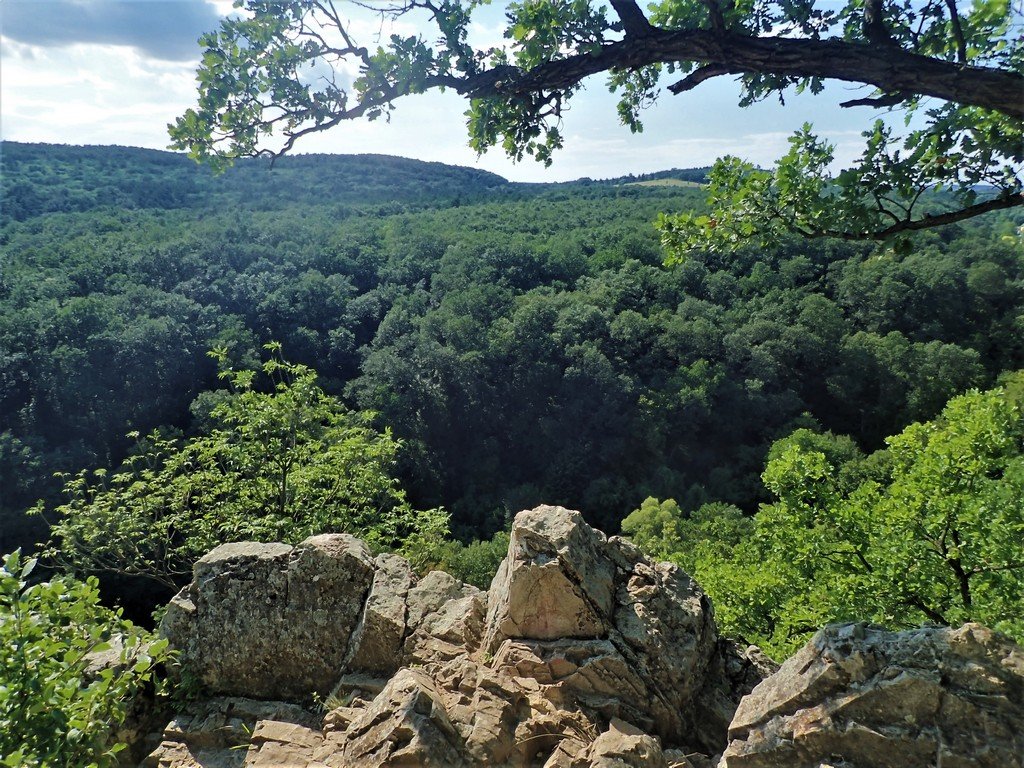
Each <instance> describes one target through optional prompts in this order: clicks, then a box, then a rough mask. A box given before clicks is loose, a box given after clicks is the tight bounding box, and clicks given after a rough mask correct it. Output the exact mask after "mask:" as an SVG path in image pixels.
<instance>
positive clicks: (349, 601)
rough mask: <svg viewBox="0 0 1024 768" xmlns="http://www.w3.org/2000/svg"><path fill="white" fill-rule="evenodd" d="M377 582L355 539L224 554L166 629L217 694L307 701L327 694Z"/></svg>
mask: <svg viewBox="0 0 1024 768" xmlns="http://www.w3.org/2000/svg"><path fill="white" fill-rule="evenodd" d="M373 579H374V561H373V557H372V556H371V555H370V552H369V550H368V549H367V548H366V545H364V544H363V543H362V542H361V541H359V540H358V539H355V538H353V537H351V536H347V535H344V534H339V535H335V536H314V537H312V538H309V539H307V540H306V541H304V542H302V543H301V544H299V545H298V546H297V547H291V546H288V545H286V544H254V543H241V544H223V545H221V546H219V547H217V548H216V549H214V550H213V551H212V552H210V553H209V554H207V555H206V556H205V557H203V558H201V559H200V560H199V561H198V562H197V563H196V564H195V568H194V571H193V579H192V583H191V584H189V585H188V586H187V587H186V588H185V589H183V590H182V591H181V592H180V593H179V594H178V595H176V596H175V597H174V599H173V600H172V601H171V602H170V604H169V605H168V607H167V612H166V614H165V616H164V620H163V622H162V625H161V631H162V633H163V634H164V635H165V636H166V637H168V638H169V639H170V640H171V644H172V646H173V647H174V648H176V649H177V650H178V651H179V653H180V655H181V661H182V663H183V665H184V666H185V667H187V668H188V669H189V670H190V672H191V673H192V674H193V675H195V676H196V677H198V678H199V680H200V681H201V682H202V683H203V685H204V686H205V687H206V688H207V689H208V690H209V691H211V692H212V693H216V694H226V695H236V696H249V697H252V698H263V699H302V698H304V697H308V696H309V695H310V694H312V693H315V692H319V693H327V692H329V691H330V690H331V688H332V687H333V685H334V684H335V682H336V681H337V679H338V672H339V670H340V669H341V668H342V666H343V664H344V661H345V658H346V656H347V655H348V652H349V638H350V637H351V636H352V634H353V631H354V630H355V628H356V625H357V621H358V619H359V617H360V615H361V614H362V611H363V604H364V602H365V601H366V597H367V594H368V593H369V591H370V587H371V584H372V583H373Z"/></svg>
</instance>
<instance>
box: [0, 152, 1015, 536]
mask: <svg viewBox="0 0 1024 768" xmlns="http://www.w3.org/2000/svg"><path fill="white" fill-rule="evenodd" d="M3 163H4V173H3V178H2V180H0V181H2V184H3V185H4V194H5V199H7V196H8V195H9V192H8V190H10V189H12V188H13V189H18V188H23V187H24V186H25V185H28V184H32V185H34V186H35V189H36V190H37V192H38V196H37V198H35V201H34V202H33V201H31V200H27V199H26V200H25V202H26V205H25V206H24V207H23V208H22V209H21V210H20V212H19V213H18V216H19V219H18V220H7V222H6V224H5V226H4V228H3V229H2V230H0V237H2V238H3V240H2V244H3V247H4V249H5V253H6V254H7V255H8V260H7V263H6V264H5V270H4V272H3V275H2V280H0V362H2V364H0V516H2V524H0V540H2V546H0V550H5V551H11V550H13V549H14V548H15V547H17V546H19V545H23V546H25V547H29V546H32V545H33V544H35V543H36V542H38V541H40V540H41V539H42V538H43V537H44V536H45V531H42V530H40V525H39V523H40V521H39V518H26V517H25V515H24V511H25V510H26V509H28V508H29V507H31V506H33V505H34V503H35V502H36V500H38V499H40V498H43V499H45V500H46V502H47V503H48V504H50V505H51V508H53V507H56V506H58V505H60V504H61V503H62V502H63V499H62V497H61V495H60V491H61V488H62V486H63V482H62V481H59V480H55V479H54V477H53V473H54V472H66V473H71V474H72V475H74V474H76V473H78V472H79V470H82V469H89V470H90V471H91V470H93V469H96V468H106V469H108V470H109V471H111V472H114V471H116V469H117V467H119V466H120V464H121V462H122V461H123V460H124V459H125V458H127V457H128V456H129V454H130V453H131V451H132V449H133V447H134V446H135V442H136V441H135V440H134V439H132V438H128V437H126V435H127V434H128V433H129V432H132V431H139V432H141V433H142V434H146V433H148V432H150V431H151V430H153V429H155V428H158V427H159V428H162V430H163V432H164V434H171V433H172V432H173V431H174V430H177V431H179V432H181V433H184V436H185V438H192V437H196V436H199V435H202V434H204V433H208V432H209V430H210V428H211V423H210V420H209V418H208V415H209V408H208V407H204V402H205V403H207V404H208V403H209V398H210V397H211V395H209V394H204V393H208V392H210V391H215V390H217V389H218V388H220V387H222V383H221V382H220V381H219V380H218V378H217V366H216V365H215V363H214V361H213V360H211V359H210V358H209V357H208V355H207V352H208V351H209V350H210V349H211V348H213V347H224V348H226V349H227V350H228V353H229V358H230V361H231V364H232V365H233V366H234V367H235V368H236V369H238V370H243V369H251V368H253V367H255V366H258V365H259V360H260V347H261V345H262V344H265V343H268V342H271V341H279V342H281V344H282V345H283V350H284V354H285V355H286V356H287V358H288V359H289V360H292V361H294V362H296V363H301V364H303V365H306V366H309V367H311V368H313V369H315V370H316V371H317V372H318V373H319V374H320V377H319V379H318V380H317V381H318V386H320V387H322V388H323V390H324V391H325V392H326V393H327V394H329V395H331V396H333V397H339V398H341V399H342V400H343V402H344V404H345V407H346V408H348V409H350V410H353V411H373V412H375V413H377V414H378V415H377V418H376V420H375V422H374V425H373V426H374V428H375V429H377V430H383V429H384V428H385V427H390V429H391V430H392V431H393V433H394V435H395V437H396V438H397V439H399V440H401V442H402V448H401V450H400V451H399V453H398V456H397V462H398V463H397V466H396V467H395V473H396V476H397V477H398V478H399V479H400V481H401V484H402V487H403V488H405V489H406V490H407V492H408V498H409V502H410V504H412V505H413V507H414V508H416V509H431V508H436V507H442V506H443V507H444V508H445V509H446V510H448V511H449V512H450V513H451V523H452V530H453V532H455V533H457V534H458V535H459V537H460V538H463V539H465V540H471V539H474V538H479V539H485V538H489V537H490V536H491V534H492V533H494V532H495V531H498V530H500V529H502V528H503V527H504V525H505V524H506V521H507V517H508V516H509V515H512V514H515V513H516V512H517V511H519V510H520V509H525V508H529V507H531V506H535V505H536V504H539V503H560V504H564V505H567V506H570V507H574V508H580V509H582V510H583V511H584V512H585V513H586V514H587V516H588V519H589V520H590V521H591V522H593V523H595V524H598V525H599V526H601V527H603V528H604V529H606V530H608V531H610V532H613V531H615V530H616V529H617V526H618V523H619V521H620V520H621V519H622V518H623V517H624V516H625V515H626V514H627V513H628V512H629V511H630V510H632V509H635V508H637V506H638V505H639V504H640V503H641V502H642V501H643V499H644V498H646V497H648V496H654V497H657V498H662V499H664V498H670V497H671V498H676V499H677V500H678V501H679V503H680V504H681V505H682V506H683V507H684V508H686V509H696V508H698V507H700V506H701V505H702V504H703V503H706V502H711V501H721V502H726V503H730V504H735V505H737V506H738V507H739V508H741V509H742V510H743V511H744V512H746V513H748V514H752V513H753V512H754V511H755V510H756V509H757V506H758V504H759V503H760V502H763V501H766V500H767V499H768V498H769V495H768V491H767V489H766V488H765V487H764V485H763V483H762V482H761V480H760V474H761V472H762V470H763V468H764V460H765V456H766V455H767V453H768V450H769V448H770V447H771V445H772V443H773V442H774V441H775V440H777V439H779V438H781V437H784V436H785V435H787V434H790V433H791V432H792V431H793V430H794V429H797V428H799V427H814V428H818V427H820V428H822V429H825V430H831V431H833V432H835V433H837V434H845V435H850V436H851V438H852V439H853V440H854V441H855V442H856V443H857V444H858V445H859V446H860V448H861V449H862V450H865V451H872V450H875V449H877V448H879V447H881V445H882V443H883V440H884V438H885V437H886V436H888V435H892V434H896V433H898V432H899V431H900V430H902V429H903V428H904V427H906V425H907V424H908V423H910V422H911V421H920V420H927V419H930V418H933V417H934V416H935V415H936V414H938V412H939V411H940V410H941V409H942V407H943V405H944V404H945V403H946V401H947V400H948V399H949V398H950V397H953V396H954V395H956V394H959V393H961V392H963V391H965V390H966V389H968V388H970V387H972V386H978V387H989V386H992V385H993V384H994V383H995V380H996V377H997V376H998V375H999V374H1000V373H1001V372H1002V371H1005V370H1012V369H1018V368H1022V367H1024V347H1022V342H1024V327H1022V325H1021V310H1020V308H1021V306H1022V304H1024V257H1022V254H1024V250H1022V248H1021V239H1020V233H1019V230H1018V227H1019V226H1020V225H1021V224H1022V223H1024V222H1022V220H1021V218H1020V216H1019V215H1018V214H1017V212H1015V211H1002V212H995V213H992V214H989V216H987V217H984V218H981V219H976V220H973V221H970V222H963V223H961V224H958V225H953V226H951V227H948V228H946V229H945V230H943V231H942V232H922V233H918V234H916V235H915V241H914V248H913V250H912V252H910V253H906V254H902V253H894V252H881V253H878V252H875V251H873V250H872V249H871V247H870V246H866V245H863V244H856V243H842V242H837V241H831V240H818V241H807V240H801V239H791V238H788V239H782V240H780V241H779V242H778V243H776V244H775V245H773V246H772V247H763V246H761V245H760V244H756V243H755V244H751V245H750V246H748V247H746V248H744V249H741V250H740V251H738V252H736V253H733V254H729V255H728V256H726V255H724V254H720V253H717V252H709V253H706V254H701V255H695V256H693V257H692V258H690V259H689V260H688V261H687V262H686V263H685V264H683V265H681V266H679V267H676V268H673V269H666V268H664V266H663V265H662V260H663V253H662V251H661V249H660V247H659V241H658V235H657V233H656V232H655V231H654V230H653V228H652V227H651V224H650V223H651V221H652V220H653V219H654V218H655V217H656V216H657V214H658V212H659V211H664V210H669V209H674V210H692V211H694V212H698V211H700V210H702V209H701V206H702V201H701V197H702V193H701V190H700V189H697V188H693V187H688V186H679V185H668V184H658V183H637V182H638V181H639V180H638V179H630V178H628V177H626V178H623V179H617V180H614V181H609V182H594V181H583V182H578V183H574V184H556V185H522V184H510V183H508V182H505V181H504V180H502V179H500V178H498V177H493V176H492V175H490V174H482V175H474V174H472V173H468V172H467V171H466V169H456V168H448V167H446V166H440V165H428V164H424V163H416V162H414V161H402V160H399V159H397V158H392V159H391V160H390V161H388V162H381V163H379V164H376V165H375V164H374V162H373V160H372V159H369V158H348V157H323V156H321V157H318V158H307V157H285V158H282V159H281V160H280V161H279V162H278V164H277V166H276V167H275V169H274V171H273V172H272V173H266V172H265V169H264V168H261V167H260V166H261V165H263V164H262V161H258V160H245V161H239V163H238V164H237V165H236V167H235V168H232V169H231V170H229V171H228V172H227V173H226V174H224V175H223V176H220V177H216V178H213V177H211V176H210V174H209V172H208V171H206V170H205V169H203V168H201V167H196V166H195V165H194V164H192V163H191V162H189V161H188V160H187V159H186V158H182V157H180V156H174V155H171V154H169V153H161V152H154V151H144V150H128V149H124V148H120V149H119V148H70V147H49V146H38V145H37V146H33V145H19V144H13V143H9V142H8V143H5V144H4V158H3ZM162 168H167V169H168V170H167V171H166V173H164V172H163V171H160V170H159V169H162ZM374 169H376V170H375V171H374ZM158 173H159V174H162V175H161V176H160V178H162V179H163V181H164V184H163V185H157V186H153V187H147V186H146V184H145V183H143V181H144V180H145V179H146V178H147V177H149V176H151V175H153V174H158ZM700 173H701V172H700V171H685V170H684V171H677V172H673V174H674V175H672V174H670V175H668V176H666V177H664V178H658V179H653V180H647V181H650V182H659V181H664V180H665V178H668V179H674V178H681V179H683V178H685V179H693V178H700V177H701V176H700ZM424 184H429V185H430V188H431V189H433V190H435V191H436V194H435V195H434V196H433V197H431V198H426V199H424V198H423V197H422V196H421V191H422V189H423V185H424ZM146 189H150V191H151V194H149V195H147V194H146V191H145V190H146ZM360 190H367V191H366V192H365V197H366V198H367V200H366V201H365V202H363V203H360V202H359V197H360V194H361V192H360ZM126 199H130V200H131V201H132V203H131V207H128V205H127V204H123V202H122V201H124V200H126ZM185 200H187V201H188V204H187V205H183V201H185ZM384 200H389V201H384ZM28 203H32V204H31V205H29V204H28ZM6 211H7V208H6V206H5V213H6ZM33 526H34V527H33Z"/></svg>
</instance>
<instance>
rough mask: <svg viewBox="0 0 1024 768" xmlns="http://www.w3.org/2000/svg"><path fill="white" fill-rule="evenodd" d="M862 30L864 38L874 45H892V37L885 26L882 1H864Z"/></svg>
mask: <svg viewBox="0 0 1024 768" xmlns="http://www.w3.org/2000/svg"><path fill="white" fill-rule="evenodd" d="M862 29H863V30H864V37H866V38H867V39H868V40H869V41H870V42H872V43H874V44H875V45H893V40H892V35H891V34H889V28H888V27H886V26H885V18H884V9H883V0H864V17H863V24H862Z"/></svg>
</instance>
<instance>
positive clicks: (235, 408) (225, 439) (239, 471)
mask: <svg viewBox="0 0 1024 768" xmlns="http://www.w3.org/2000/svg"><path fill="white" fill-rule="evenodd" d="M270 346H271V350H272V352H273V353H274V354H273V356H272V357H271V359H270V360H268V361H267V362H266V363H264V365H263V372H264V373H265V374H267V376H269V377H270V378H271V380H272V381H273V382H274V384H273V389H272V391H270V392H265V391H261V390H259V389H258V388H257V386H256V384H257V377H256V373H257V372H256V371H252V370H231V369H227V370H225V371H223V372H222V377H223V378H225V379H226V380H227V381H228V382H229V383H230V384H231V386H232V391H231V392H230V393H223V392H221V393H220V397H219V402H217V403H216V404H215V405H214V406H213V407H212V410H211V411H210V414H209V419H210V421H211V423H212V428H211V429H210V431H209V433H208V434H205V435H201V436H198V437H194V438H191V439H187V440H181V439H177V438H174V437H170V436H168V435H166V434H164V433H161V432H160V431H155V432H153V433H151V434H149V435H148V436H146V438H145V439H143V440H141V441H140V444H139V447H138V449H137V450H136V452H135V453H133V454H132V455H131V456H129V458H128V459H127V460H126V462H125V464H124V466H123V467H122V468H121V469H120V470H118V471H116V472H114V473H112V474H110V473H108V472H107V471H106V470H103V469H99V470H94V471H92V472H86V471H84V470H83V471H82V472H79V473H78V474H77V475H74V476H72V477H70V478H69V479H68V481H67V484H66V485H65V488H64V491H65V494H66V495H67V502H66V503H65V504H63V505H61V506H59V507H57V510H56V512H57V513H58V515H59V518H58V520H57V521H56V523H55V524H54V526H53V528H52V531H51V533H52V536H53V542H54V543H53V545H52V546H51V547H50V550H49V553H48V554H50V555H51V556H52V557H54V558H55V559H56V560H57V561H59V562H62V563H64V564H65V565H67V566H69V567H71V568H73V569H75V570H78V571H82V572H86V573H97V572H114V573H122V574H128V575H138V576H146V577H149V578H152V579H155V580H157V581H159V582H161V583H164V584H167V585H169V586H176V585H180V584H181V583H182V582H183V581H187V579H188V577H189V575H190V574H191V572H192V564H193V563H194V562H195V561H196V560H197V559H198V558H200V557H202V556H203V555H204V554H206V553H207V552H208V551H209V550H211V549H213V548H214V547H215V546H217V545H218V544H222V543H224V542H230V541H286V542H297V541H300V540H302V539H304V538H306V537H307V536H310V535H312V534H317V533H328V532H345V533H353V534H356V535H358V536H360V537H362V538H363V539H365V540H366V541H367V543H369V544H370V545H371V546H374V547H379V548H399V547H401V546H403V545H405V546H409V547H415V546H417V545H421V544H422V542H421V539H426V541H427V542H433V541H434V540H436V539H439V538H441V537H443V536H444V534H446V533H447V515H446V514H445V513H443V512H442V511H441V510H430V511H427V512H418V511H415V510H413V509H412V507H411V506H410V504H409V503H408V501H407V500H406V498H405V494H404V492H403V491H402V490H401V489H400V488H399V487H398V481H397V480H395V479H394V478H393V477H392V475H391V471H392V466H393V464H394V462H395V455H396V452H397V450H398V442H397V441H395V440H394V439H393V438H392V437H391V434H390V432H389V431H386V430H385V431H384V432H378V431H376V430H375V429H373V428H372V427H371V426H370V424H369V421H370V418H371V416H372V414H369V413H353V412H350V411H348V410H347V409H346V408H345V407H344V406H343V405H342V404H341V402H340V401H339V400H338V399H337V398H334V397H331V396H329V395H327V394H325V393H324V392H323V390H321V389H320V387H319V386H318V385H317V383H316V373H315V372H314V371H313V370H312V369H310V368H308V367H306V366H303V365H297V364H293V363H288V362H286V361H285V360H283V359H282V358H281V357H280V347H279V345H270ZM217 354H218V355H219V356H220V357H222V358H223V356H224V354H225V353H224V352H223V351H218V352H217ZM214 399H218V396H217V395H216V394H215V395H214Z"/></svg>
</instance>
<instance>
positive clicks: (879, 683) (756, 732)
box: [719, 624, 1024, 768]
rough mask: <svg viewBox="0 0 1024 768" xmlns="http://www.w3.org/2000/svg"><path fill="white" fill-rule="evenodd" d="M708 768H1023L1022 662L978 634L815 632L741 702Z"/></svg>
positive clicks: (973, 630) (994, 638)
mask: <svg viewBox="0 0 1024 768" xmlns="http://www.w3.org/2000/svg"><path fill="white" fill-rule="evenodd" d="M729 736H730V739H731V741H730V743H729V747H728V749H727V750H726V752H725V755H724V756H723V758H722V761H721V763H720V764H719V766H720V768H769V767H771V768H774V766H791V767H792V768H804V767H805V766H806V767H807V768H818V766H820V765H830V766H834V767H835V768H852V767H853V766H871V767H872V768H904V767H905V766H944V767H946V768H953V767H955V768H997V767H998V768H1021V766H1024V650H1022V649H1021V648H1020V647H1019V646H1017V645H1016V644H1014V643H1013V642H1012V641H1010V640H1009V639H1007V638H1005V637H1002V636H1000V635H998V634H997V633H994V632H992V631H990V630H988V629H986V628H985V627H982V626H980V625H978V624H967V625H965V626H963V627H961V628H960V629H949V628H937V627H929V628H923V629H917V630H911V631H906V632H886V631H884V630H881V629H875V628H872V627H867V626H864V625H861V624H849V625H835V626H831V627H827V628H826V629H824V630H822V631H821V632H819V633H818V634H817V635H815V637H814V638H813V639H812V640H811V641H810V642H809V643H808V644H807V645H806V646H804V648H802V649H801V650H800V651H799V652H798V653H797V654H796V655H795V656H793V657H792V658H791V659H789V660H788V661H787V662H786V663H785V664H783V665H782V668H781V669H780V670H779V671H778V673H776V674H775V675H773V676H772V677H770V678H768V679H767V680H765V681H764V682H762V683H761V684H760V685H758V686H757V687H756V688H755V689H754V691H753V693H751V694H750V695H749V696H747V697H746V698H744V699H743V701H742V703H741V704H740V707H739V709H738V710H737V712H736V715H735V717H734V718H733V721H732V725H731V726H730V728H729Z"/></svg>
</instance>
